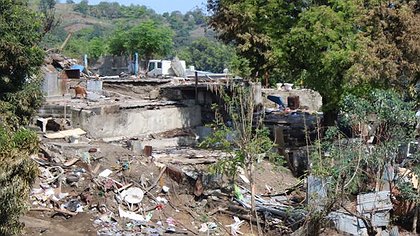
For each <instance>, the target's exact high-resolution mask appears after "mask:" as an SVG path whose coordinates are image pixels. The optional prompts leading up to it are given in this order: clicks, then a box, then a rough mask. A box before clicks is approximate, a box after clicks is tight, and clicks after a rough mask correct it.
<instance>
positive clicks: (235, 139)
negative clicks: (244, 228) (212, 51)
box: [200, 82, 275, 235]
mask: <svg viewBox="0 0 420 236" xmlns="http://www.w3.org/2000/svg"><path fill="white" fill-rule="evenodd" d="M216 89H217V93H218V94H219V96H220V97H221V98H222V100H223V104H221V105H222V106H221V107H217V106H216V107H215V109H216V119H215V123H214V124H213V128H214V132H213V133H212V134H211V136H210V137H208V138H207V139H206V140H204V142H203V143H201V144H200V146H203V147H207V148H212V149H220V150H223V151H224V152H226V153H227V154H228V155H227V156H226V157H224V158H223V159H221V160H220V161H219V162H218V163H216V165H214V166H212V170H213V171H215V172H216V173H220V174H226V175H227V176H229V177H230V178H231V180H232V184H233V185H234V186H233V189H234V191H236V188H237V186H236V185H235V183H236V178H237V175H238V169H239V168H240V167H241V168H244V169H245V171H246V175H247V178H248V179H249V189H250V193H251V209H250V213H251V214H250V215H251V217H252V218H253V217H255V218H256V221H257V226H258V231H257V232H258V235H262V229H261V227H260V222H259V217H258V214H257V208H256V201H255V176H254V174H255V166H256V162H257V157H258V155H261V154H264V155H269V153H270V152H271V150H272V148H273V147H274V143H273V142H272V141H271V140H270V138H269V131H268V129H267V128H266V127H264V125H263V122H262V121H263V115H262V113H259V114H255V113H254V109H255V107H256V103H255V100H254V99H255V98H254V90H253V86H252V85H250V84H247V83H243V82H241V83H233V84H231V85H229V86H224V85H221V86H220V87H218V88H216ZM222 112H223V113H224V114H227V116H228V118H227V119H228V120H229V122H227V121H226V119H224V117H223V115H222ZM228 123H230V124H229V125H228ZM229 137H230V138H229ZM274 158H275V157H274ZM235 194H237V193H235ZM236 197H238V196H236ZM239 200H241V199H239ZM251 227H252V225H251ZM251 230H252V228H251Z"/></svg>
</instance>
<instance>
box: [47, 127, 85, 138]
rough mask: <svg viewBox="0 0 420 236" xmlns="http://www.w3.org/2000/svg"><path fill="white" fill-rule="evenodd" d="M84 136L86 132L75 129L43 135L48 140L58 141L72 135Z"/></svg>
mask: <svg viewBox="0 0 420 236" xmlns="http://www.w3.org/2000/svg"><path fill="white" fill-rule="evenodd" d="M83 134H86V132H85V131H84V130H82V129H80V128H77V129H69V130H64V131H59V132H55V133H51V134H44V136H45V137H46V138H49V139H58V138H65V137H69V136H73V135H83Z"/></svg>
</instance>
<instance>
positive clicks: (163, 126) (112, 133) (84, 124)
mask: <svg viewBox="0 0 420 236" xmlns="http://www.w3.org/2000/svg"><path fill="white" fill-rule="evenodd" d="M72 121H73V125H74V126H75V127H80V128H82V129H83V130H85V131H86V132H87V133H88V134H89V136H90V137H92V138H111V137H133V136H140V135H144V134H148V133H159V132H164V131H168V130H173V129H177V128H186V127H194V126H198V125H201V110H200V106H191V107H160V108H158V109H154V110H146V109H122V110H119V111H118V112H104V110H103V109H102V111H101V112H95V111H92V110H82V111H74V112H73V115H72Z"/></svg>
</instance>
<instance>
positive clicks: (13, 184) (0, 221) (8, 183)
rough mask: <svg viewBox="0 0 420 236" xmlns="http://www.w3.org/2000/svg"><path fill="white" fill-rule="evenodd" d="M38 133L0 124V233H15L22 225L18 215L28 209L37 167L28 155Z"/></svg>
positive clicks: (36, 141) (36, 143)
mask: <svg viewBox="0 0 420 236" xmlns="http://www.w3.org/2000/svg"><path fill="white" fill-rule="evenodd" d="M37 147H38V137H37V135H36V134H35V133H33V132H31V131H28V130H25V129H19V130H18V131H17V132H16V133H11V132H9V131H7V130H6V129H5V128H4V127H3V126H1V125H0V186H1V187H0V234H1V235H17V234H19V233H20V232H21V230H22V229H23V224H22V223H20V222H19V218H20V216H21V215H22V214H24V213H25V212H26V210H27V209H28V206H27V199H28V197H29V191H30V186H31V185H32V184H33V182H34V180H35V178H36V176H37V174H38V168H37V165H36V163H35V162H34V161H33V160H31V159H30V157H29V155H30V154H33V153H35V151H37Z"/></svg>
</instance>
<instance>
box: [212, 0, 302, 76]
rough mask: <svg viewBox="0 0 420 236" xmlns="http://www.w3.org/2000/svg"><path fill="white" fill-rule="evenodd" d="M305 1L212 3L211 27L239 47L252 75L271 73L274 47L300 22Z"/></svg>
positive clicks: (274, 0) (261, 0) (216, 1)
mask: <svg viewBox="0 0 420 236" xmlns="http://www.w3.org/2000/svg"><path fill="white" fill-rule="evenodd" d="M307 7H308V5H307V4H306V1H283V0H280V1H278V0H268V1H263V0H258V1H253V0H245V1H233V0H223V1H219V0H209V1H208V4H207V8H208V9H209V11H210V14H211V17H210V20H209V26H210V27H212V28H213V29H215V30H216V32H217V33H218V37H219V38H220V39H221V40H222V41H224V42H226V43H232V44H233V45H235V46H236V49H237V51H238V54H239V55H240V56H241V57H243V58H244V59H245V60H246V61H248V63H249V64H250V65H253V66H252V68H251V69H252V76H254V77H258V76H263V75H264V74H266V73H269V74H271V72H272V70H273V68H275V67H276V63H277V62H276V60H275V58H274V57H273V51H274V50H273V49H274V48H273V47H274V46H276V47H278V46H280V45H279V44H278V43H276V41H278V40H280V39H283V37H284V35H285V34H286V33H287V32H289V31H290V28H291V27H292V26H293V24H294V22H296V20H297V19H298V15H299V13H300V12H301V11H302V9H305V8H307Z"/></svg>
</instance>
